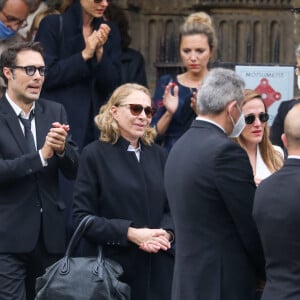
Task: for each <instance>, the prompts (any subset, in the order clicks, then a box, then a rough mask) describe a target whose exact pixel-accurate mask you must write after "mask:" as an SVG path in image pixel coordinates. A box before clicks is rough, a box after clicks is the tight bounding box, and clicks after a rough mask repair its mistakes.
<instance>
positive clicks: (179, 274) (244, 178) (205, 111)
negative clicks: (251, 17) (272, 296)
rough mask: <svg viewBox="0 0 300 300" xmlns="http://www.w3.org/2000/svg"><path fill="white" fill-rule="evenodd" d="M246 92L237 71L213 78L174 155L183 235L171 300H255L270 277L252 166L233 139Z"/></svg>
mask: <svg viewBox="0 0 300 300" xmlns="http://www.w3.org/2000/svg"><path fill="white" fill-rule="evenodd" d="M243 88H244V81H243V80H242V79H241V78H240V77H239V76H238V75H237V74H236V73H234V72H233V71H231V70H228V69H227V70H226V69H222V68H216V69H212V70H211V71H209V72H208V74H207V75H206V77H205V78H204V80H203V81H202V84H201V86H200V88H199V90H198V94H197V110H198V112H199V114H198V116H197V118H196V120H194V121H193V123H192V125H191V128H190V129H188V131H186V132H185V134H184V135H182V136H181V138H180V139H179V140H178V141H177V142H176V144H175V145H174V146H173V148H172V149H171V152H170V154H169V156H168V159H167V163H166V167H165V186H166V192H167V197H168V200H169V204H170V210H171V215H172V218H173V220H174V226H175V235H176V251H175V268H174V269H175V271H174V279H173V280H174V281H173V290H172V300H183V299H188V300H199V299H205V300H233V299H234V300H254V299H255V290H256V282H257V280H258V279H260V278H264V256H263V251H262V247H261V243H260V239H259V235H258V232H257V229H256V226H255V224H254V220H253V218H252V204H253V198H254V193H255V183H254V180H253V173H252V169H251V165H250V163H249V159H248V156H247V154H246V152H245V151H244V150H243V149H242V148H241V147H240V146H239V145H237V144H236V143H234V142H233V141H232V140H231V139H229V138H228V136H231V137H237V136H238V135H239V134H240V133H241V131H242V130H243V129H244V127H245V118H244V115H243V113H242V111H241V107H240V106H241V102H242V100H243V98H244V95H243Z"/></svg>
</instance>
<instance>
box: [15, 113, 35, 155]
mask: <svg viewBox="0 0 300 300" xmlns="http://www.w3.org/2000/svg"><path fill="white" fill-rule="evenodd" d="M33 118H34V112H33V110H32V111H31V112H30V115H29V119H24V118H22V117H21V116H19V119H20V121H21V122H22V124H23V125H24V135H25V140H26V143H27V150H28V153H30V152H35V151H36V148H35V143H34V138H33V134H32V131H31V121H32V119H33Z"/></svg>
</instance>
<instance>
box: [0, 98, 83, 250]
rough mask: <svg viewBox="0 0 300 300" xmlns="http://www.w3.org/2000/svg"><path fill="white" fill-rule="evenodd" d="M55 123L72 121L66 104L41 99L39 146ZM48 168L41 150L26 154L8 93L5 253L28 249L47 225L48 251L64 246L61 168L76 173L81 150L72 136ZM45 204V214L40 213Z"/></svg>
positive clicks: (1, 223)
mask: <svg viewBox="0 0 300 300" xmlns="http://www.w3.org/2000/svg"><path fill="white" fill-rule="evenodd" d="M53 122H60V123H62V124H63V123H64V124H67V117H66V113H65V110H64V108H63V106H62V105H60V104H57V103H55V102H51V101H47V100H43V99H39V100H37V101H36V104H35V123H36V137H37V149H41V147H42V146H43V144H44V142H45V138H46V135H47V133H48V132H49V129H50V128H51V127H52V125H51V124H52V123H53ZM47 164H48V165H47V166H46V167H43V165H42V162H41V159H40V156H39V153H38V151H37V152H35V153H29V154H28V153H26V142H25V138H24V134H23V131H22V128H21V126H20V123H19V120H18V117H17V115H16V113H15V111H14V110H13V109H12V107H11V106H10V104H9V103H8V101H7V99H6V98H5V97H3V98H1V99H0V253H27V252H30V251H31V250H33V248H34V247H35V245H36V242H37V239H38V236H39V232H40V230H43V237H44V241H45V246H46V249H47V251H48V252H49V253H53V254H56V253H62V252H63V251H64V249H65V216H64V209H65V204H64V202H63V201H62V199H60V196H59V186H58V171H59V170H61V171H62V173H63V174H64V175H65V176H66V177H67V178H69V179H73V178H75V176H76V172H77V167H78V154H77V149H76V146H75V145H74V144H73V142H72V141H71V139H70V137H68V140H67V143H66V150H65V155H64V156H63V157H62V158H59V157H58V156H56V155H54V156H53V157H52V158H51V159H49V160H48V161H47ZM41 209H42V213H41Z"/></svg>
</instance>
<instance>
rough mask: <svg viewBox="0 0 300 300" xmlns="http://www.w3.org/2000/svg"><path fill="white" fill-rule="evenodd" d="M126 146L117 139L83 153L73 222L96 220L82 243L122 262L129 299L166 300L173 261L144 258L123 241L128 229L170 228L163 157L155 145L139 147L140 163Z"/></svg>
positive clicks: (155, 256)
mask: <svg viewBox="0 0 300 300" xmlns="http://www.w3.org/2000/svg"><path fill="white" fill-rule="evenodd" d="M128 145H129V142H127V141H126V140H124V139H123V138H119V140H118V142H117V143H116V144H114V145H113V144H110V143H105V142H101V141H95V142H93V143H92V144H90V145H88V146H86V147H85V148H84V149H83V152H82V157H81V161H80V166H79V171H78V177H77V180H76V184H75V191H74V219H75V223H76V224H78V222H79V220H81V219H82V218H83V217H84V216H85V215H87V214H92V215H96V216H98V217H97V218H96V220H95V221H94V223H93V224H92V225H91V226H90V227H89V228H88V231H87V233H86V238H87V240H88V241H89V242H90V243H93V244H94V248H95V245H96V244H101V245H103V246H104V251H105V254H106V257H109V258H112V259H114V260H116V261H118V262H119V263H121V265H122V266H123V268H124V270H125V273H124V276H122V278H121V280H123V281H125V282H127V283H128V284H129V285H130V286H131V288H132V298H131V299H132V300H154V299H155V300H168V299H171V296H170V295H171V282H172V271H173V256H172V255H171V254H170V253H166V252H162V251H160V252H159V253H157V254H149V253H146V252H144V251H142V250H139V248H138V246H137V245H135V244H133V243H131V242H129V241H128V240H127V231H128V227H129V226H133V227H136V228H141V227H148V228H165V229H172V228H173V226H172V222H171V217H170V213H169V208H168V204H167V200H166V197H165V192H164V187H163V169H164V164H165V159H166V155H165V152H164V150H163V149H162V148H160V147H159V146H158V145H152V146H145V145H142V150H141V157H140V162H138V160H137V158H136V156H135V153H134V152H129V151H127V148H128ZM85 246H86V245H85ZM84 248H85V247H84ZM85 249H86V248H85ZM91 253H92V252H88V251H87V252H85V254H91ZM93 254H95V253H93Z"/></svg>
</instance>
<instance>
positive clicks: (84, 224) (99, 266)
mask: <svg viewBox="0 0 300 300" xmlns="http://www.w3.org/2000/svg"><path fill="white" fill-rule="evenodd" d="M94 219H95V216H91V215H87V216H85V217H84V218H83V219H82V220H81V221H80V223H79V224H78V226H77V228H76V230H75V232H74V233H73V235H72V237H71V240H70V242H69V244H68V247H67V250H66V253H65V256H64V257H63V259H62V265H61V268H60V274H62V275H66V274H68V273H69V271H70V263H69V259H70V257H71V254H72V252H73V250H74V248H75V247H76V245H77V244H78V242H79V240H80V239H81V238H82V236H83V234H84V232H85V231H86V229H87V228H88V226H89V225H90V224H91V222H92V221H93V220H94ZM93 273H94V274H95V275H97V276H98V278H99V280H103V255H102V246H101V245H98V257H97V260H96V263H95V267H94V269H93Z"/></svg>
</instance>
